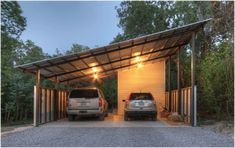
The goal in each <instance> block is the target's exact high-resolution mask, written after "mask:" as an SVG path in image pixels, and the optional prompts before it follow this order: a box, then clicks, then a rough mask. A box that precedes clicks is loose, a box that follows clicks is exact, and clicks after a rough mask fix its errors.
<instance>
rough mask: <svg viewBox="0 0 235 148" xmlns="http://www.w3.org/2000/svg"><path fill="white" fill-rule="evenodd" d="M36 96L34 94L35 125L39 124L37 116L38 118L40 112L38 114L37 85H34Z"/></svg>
mask: <svg viewBox="0 0 235 148" xmlns="http://www.w3.org/2000/svg"><path fill="white" fill-rule="evenodd" d="M33 89H34V96H33V98H34V99H33V125H34V126H37V118H38V114H37V95H38V94H37V86H34V88H33Z"/></svg>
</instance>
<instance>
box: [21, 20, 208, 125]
mask: <svg viewBox="0 0 235 148" xmlns="http://www.w3.org/2000/svg"><path fill="white" fill-rule="evenodd" d="M209 20H210V19H208V20H204V21H200V22H196V23H192V24H189V25H185V26H182V27H177V28H173V29H169V30H166V31H162V32H157V33H153V34H149V35H145V36H141V37H138V38H134V39H130V40H126V41H122V42H119V43H115V44H110V45H107V46H104V47H99V48H95V49H91V50H88V51H85V52H80V53H75V54H70V55H65V56H60V57H56V58H51V59H45V60H41V61H36V62H33V63H28V64H24V65H19V66H16V68H18V69H21V70H22V71H23V72H26V73H31V74H34V75H36V77H37V84H36V86H35V87H34V125H35V126H38V125H39V124H42V123H46V122H50V121H54V120H58V119H61V118H65V117H66V109H65V108H66V100H67V93H68V91H67V90H60V89H58V88H55V89H48V88H42V87H41V86H40V79H41V78H43V79H48V80H51V81H53V82H54V83H56V84H59V83H63V84H65V85H70V86H73V84H78V85H79V87H83V86H88V85H92V84H93V83H94V82H95V81H99V82H102V81H105V79H106V78H107V77H109V76H113V75H115V76H117V78H118V79H122V80H123V79H125V74H122V75H121V73H122V72H123V71H128V70H131V69H137V70H138V68H141V67H143V68H144V67H145V66H147V65H154V64H155V65H156V64H157V63H159V62H163V63H164V70H162V69H161V70H158V69H155V70H156V71H162V72H163V71H164V78H163V79H162V78H156V80H157V81H159V82H163V83H161V84H162V85H161V87H162V88H164V89H165V79H168V80H169V81H168V84H167V86H168V91H166V90H164V91H163V96H162V97H161V98H162V100H164V101H159V102H160V103H161V105H163V106H165V107H166V108H167V109H168V110H169V111H170V112H178V113H179V114H181V115H182V116H183V117H184V119H185V122H186V123H190V124H191V125H192V126H196V113H197V111H196V87H195V73H194V71H195V38H196V34H197V33H198V32H199V31H200V30H202V29H203V27H204V26H205V24H206V23H207V22H208V21H209ZM189 44H190V45H191V53H192V54H191V87H188V88H181V86H180V74H179V69H180V62H179V61H180V60H179V54H180V50H181V49H182V48H183V47H184V46H186V45H189ZM172 56H177V59H178V60H177V73H178V74H177V89H176V90H171V84H170V82H171V72H170V71H171V70H170V69H171V67H170V64H169V63H170V62H171V57H172ZM166 63H167V64H166ZM166 67H168V68H167V69H168V71H167V77H166V74H165V68H166ZM153 68H154V67H153ZM152 76H153V77H154V74H153V75H152ZM118 87H120V86H118ZM119 90H120V89H119V88H118V91H119ZM121 99H122V98H121V97H120V98H119V97H118V107H119V108H120V106H119V105H120V104H121V103H120V102H121V101H120V100H121Z"/></svg>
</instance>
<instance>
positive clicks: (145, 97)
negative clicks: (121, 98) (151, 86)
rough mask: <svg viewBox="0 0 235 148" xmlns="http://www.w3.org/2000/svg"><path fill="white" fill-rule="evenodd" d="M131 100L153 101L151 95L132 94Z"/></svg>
mask: <svg viewBox="0 0 235 148" xmlns="http://www.w3.org/2000/svg"><path fill="white" fill-rule="evenodd" d="M130 100H153V96H152V94H150V93H131V95H130Z"/></svg>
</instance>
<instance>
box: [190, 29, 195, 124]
mask: <svg viewBox="0 0 235 148" xmlns="http://www.w3.org/2000/svg"><path fill="white" fill-rule="evenodd" d="M194 86H195V32H193V34H192V54H191V89H192V90H191V101H190V102H191V104H190V105H191V107H190V108H191V124H192V126H196V112H194V111H195V109H196V107H195V106H194V105H195V102H194V101H195V98H194V93H195V90H194Z"/></svg>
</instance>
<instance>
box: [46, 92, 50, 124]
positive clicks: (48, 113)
mask: <svg viewBox="0 0 235 148" xmlns="http://www.w3.org/2000/svg"><path fill="white" fill-rule="evenodd" d="M46 92H47V93H46V96H47V97H46V100H47V104H46V106H47V107H46V109H47V122H49V121H50V114H51V113H50V107H51V101H50V95H51V94H50V89H46Z"/></svg>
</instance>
